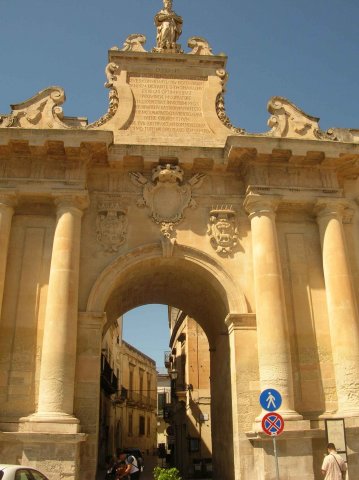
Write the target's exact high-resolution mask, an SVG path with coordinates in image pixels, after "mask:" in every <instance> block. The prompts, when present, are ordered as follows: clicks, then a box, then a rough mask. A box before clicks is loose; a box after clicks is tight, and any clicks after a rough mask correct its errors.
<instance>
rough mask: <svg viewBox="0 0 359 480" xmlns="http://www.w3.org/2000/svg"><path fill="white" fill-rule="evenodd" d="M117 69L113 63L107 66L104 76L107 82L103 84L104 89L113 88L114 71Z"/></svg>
mask: <svg viewBox="0 0 359 480" xmlns="http://www.w3.org/2000/svg"><path fill="white" fill-rule="evenodd" d="M117 69H118V65H117V64H116V63H114V62H110V63H108V64H107V66H106V68H105V75H106V78H107V82H106V83H105V87H106V88H110V87H112V86H113V82H114V81H115V80H116V76H115V73H116V70H117Z"/></svg>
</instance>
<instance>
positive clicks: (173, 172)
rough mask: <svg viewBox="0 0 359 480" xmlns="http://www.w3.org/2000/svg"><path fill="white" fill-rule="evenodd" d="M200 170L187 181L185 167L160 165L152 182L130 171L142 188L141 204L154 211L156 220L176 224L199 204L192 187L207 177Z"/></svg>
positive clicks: (198, 184) (155, 170) (153, 215)
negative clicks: (184, 177) (185, 212)
mask: <svg viewBox="0 0 359 480" xmlns="http://www.w3.org/2000/svg"><path fill="white" fill-rule="evenodd" d="M204 176H205V175H204V174H203V173H197V174H196V175H194V176H193V177H192V178H191V179H190V180H189V181H188V182H185V183H184V182H183V170H182V169H181V168H180V167H179V166H177V165H170V164H166V165H158V166H157V167H156V168H154V169H153V170H152V182H150V181H149V180H148V179H147V178H146V177H145V176H143V175H142V174H141V173H138V172H132V173H130V178H131V180H132V182H133V183H134V184H135V185H136V186H137V187H141V188H142V198H141V199H140V200H139V201H138V202H137V204H138V206H141V207H143V206H146V207H148V208H149V209H150V210H151V218H152V219H153V220H154V221H155V222H156V223H161V224H162V223H172V224H176V223H178V222H179V221H180V220H182V218H183V211H184V210H185V209H186V208H187V207H196V202H195V200H194V199H193V198H192V189H193V188H198V187H199V186H200V185H201V183H202V181H203V178H204Z"/></svg>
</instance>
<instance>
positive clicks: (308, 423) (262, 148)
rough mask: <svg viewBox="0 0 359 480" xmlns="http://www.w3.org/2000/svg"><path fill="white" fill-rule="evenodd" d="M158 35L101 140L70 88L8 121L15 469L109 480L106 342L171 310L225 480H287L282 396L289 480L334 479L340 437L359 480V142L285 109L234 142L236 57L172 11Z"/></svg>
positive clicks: (3, 409) (4, 235) (122, 83)
mask: <svg viewBox="0 0 359 480" xmlns="http://www.w3.org/2000/svg"><path fill="white" fill-rule="evenodd" d="M155 24H156V28H157V37H156V46H155V47H154V48H153V49H152V50H147V47H146V38H145V37H144V36H143V35H140V34H134V35H130V36H129V37H128V38H127V39H126V41H125V43H124V45H123V47H113V48H111V49H110V51H109V61H108V65H107V67H106V77H107V80H106V84H105V86H106V87H107V88H108V91H109V107H108V111H107V113H105V114H104V116H103V117H101V118H100V119H99V120H97V121H96V122H94V123H90V124H88V123H87V121H86V119H84V118H83V117H78V118H73V117H67V116H66V115H64V113H63V110H62V104H63V103H64V101H65V93H64V91H63V89H62V88H60V87H49V88H46V89H45V90H42V91H40V92H39V93H38V94H36V95H35V96H33V97H32V98H30V99H28V100H26V101H24V102H23V103H19V104H16V105H12V106H11V113H9V114H5V115H2V116H1V117H0V311H1V321H0V461H1V462H2V463H3V462H5V463H23V464H25V463H26V464H31V465H36V466H38V467H39V468H40V469H42V470H43V471H44V472H45V473H47V474H48V475H49V477H50V479H51V480H57V479H60V478H68V479H76V480H78V479H81V480H94V478H95V471H96V465H97V458H96V457H97V449H98V445H97V443H98V404H99V389H100V384H99V376H100V354H101V338H102V335H103V333H104V331H106V328H107V327H108V326H109V325H110V324H111V322H114V321H115V320H116V319H117V318H118V317H119V316H120V315H122V314H123V313H125V312H126V311H128V310H130V309H132V308H135V307H137V306H139V305H143V304H146V303H164V304H168V305H172V306H174V307H177V308H180V309H181V310H183V311H184V312H186V313H187V314H188V315H190V316H191V317H193V318H194V319H196V321H197V322H198V323H199V324H200V325H201V326H202V327H203V329H204V331H205V332H206V334H207V337H208V341H209V345H210V352H211V354H210V355H211V397H212V405H211V417H212V418H211V423H212V437H213V450H214V452H213V464H214V478H216V479H221V480H234V479H235V480H269V479H273V478H274V477H275V464H274V461H273V451H272V443H271V441H270V439H269V438H268V437H266V436H265V435H264V434H263V432H262V430H261V426H260V425H261V424H260V419H261V415H262V414H263V413H262V412H261V409H260V407H259V402H258V396H259V393H260V391H261V390H263V389H265V388H268V387H271V388H276V389H277V390H279V391H280V392H281V394H282V397H283V404H282V407H281V409H280V413H281V414H282V415H283V417H284V418H285V421H286V427H285V431H284V433H283V435H282V436H281V437H280V439H279V441H278V445H279V456H280V469H281V478H282V479H288V480H289V479H299V478H300V479H307V480H312V479H319V478H321V476H320V466H321V462H322V455H323V452H324V446H325V442H326V439H325V430H324V420H325V419H326V418H337V417H340V418H344V419H345V425H346V439H347V446H348V459H349V469H350V475H351V478H358V477H359V459H358V452H359V435H358V434H359V331H358V330H359V323H358V307H357V303H358V295H359V287H358V285H359V282H358V277H359V241H358V233H359V230H358V229H359V225H358V222H359V211H358V203H357V201H358V195H359V185H358V180H357V178H358V174H359V130H344V129H331V130H329V131H322V130H321V129H320V127H319V124H318V122H319V119H318V118H315V117H312V116H310V115H307V114H306V113H304V112H303V111H302V110H300V108H298V107H297V106H295V105H294V104H293V103H291V102H290V101H289V100H286V99H285V98H282V97H274V98H272V99H270V100H269V103H268V110H269V113H270V118H269V121H268V125H269V129H268V131H266V132H264V133H260V134H253V133H250V132H247V131H245V130H244V129H243V128H239V127H235V126H233V125H232V124H231V122H230V119H229V118H228V116H227V115H226V111H225V105H224V92H225V86H226V80H227V72H226V57H225V56H224V55H223V54H221V55H216V54H215V53H213V51H212V48H211V47H210V45H209V44H208V42H207V41H206V40H205V39H203V38H200V37H196V36H194V37H192V38H190V39H189V41H188V47H189V48H188V50H186V51H183V49H182V47H181V46H180V44H179V43H178V42H179V37H180V35H181V31H182V18H181V17H180V16H179V15H177V14H176V13H175V12H174V11H173V7H172V2H170V1H165V2H164V7H163V9H162V10H161V11H160V12H159V13H158V14H157V15H156V17H155ZM150 328H151V326H150V325H149V328H148V332H144V334H146V335H148V334H149V332H150Z"/></svg>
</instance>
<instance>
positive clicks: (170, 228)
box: [161, 222, 177, 257]
mask: <svg viewBox="0 0 359 480" xmlns="http://www.w3.org/2000/svg"><path fill="white" fill-rule="evenodd" d="M161 234H162V236H161V244H162V251H163V256H164V257H171V256H172V254H173V248H174V246H175V244H176V234H177V232H176V229H175V226H174V224H173V223H168V222H162V223H161Z"/></svg>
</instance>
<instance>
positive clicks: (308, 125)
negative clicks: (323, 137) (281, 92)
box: [268, 97, 320, 139]
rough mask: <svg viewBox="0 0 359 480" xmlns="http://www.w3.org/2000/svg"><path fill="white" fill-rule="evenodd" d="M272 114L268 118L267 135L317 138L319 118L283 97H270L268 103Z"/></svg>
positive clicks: (318, 134)
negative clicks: (269, 128)
mask: <svg viewBox="0 0 359 480" xmlns="http://www.w3.org/2000/svg"><path fill="white" fill-rule="evenodd" d="M268 111H269V113H271V114H272V116H271V117H270V119H269V120H268V126H269V127H271V129H272V130H271V131H270V132H269V133H268V135H269V136H273V137H290V138H306V139H318V138H319V136H320V129H319V118H317V117H312V116H310V115H308V114H306V113H305V112H303V110H301V109H300V108H298V107H297V106H296V105H294V103H291V102H290V101H289V100H287V99H286V98H283V97H272V98H271V99H270V101H269V103H268Z"/></svg>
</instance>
